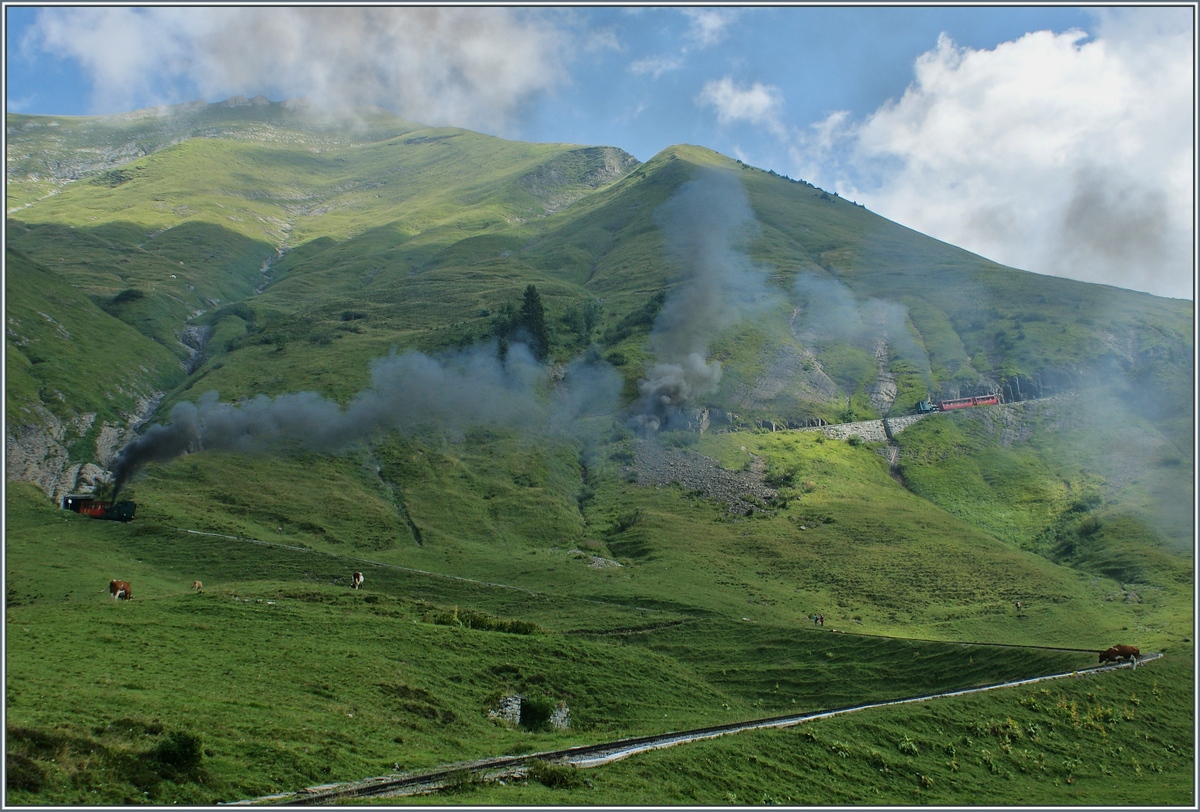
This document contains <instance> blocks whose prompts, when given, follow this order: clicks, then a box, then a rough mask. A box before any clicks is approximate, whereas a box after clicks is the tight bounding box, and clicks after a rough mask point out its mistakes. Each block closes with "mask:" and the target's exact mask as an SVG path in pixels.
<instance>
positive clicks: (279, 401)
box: [111, 344, 620, 499]
mask: <svg viewBox="0 0 1200 812" xmlns="http://www.w3.org/2000/svg"><path fill="white" fill-rule="evenodd" d="M550 385H551V381H550V372H549V369H548V368H547V367H545V366H543V365H540V364H538V363H537V362H536V361H535V360H534V358H533V355H532V354H531V353H530V351H529V349H528V348H527V347H526V346H525V345H523V344H514V345H513V346H512V347H510V349H509V351H508V355H507V359H506V361H505V362H504V363H503V364H502V363H501V362H500V361H499V360H497V358H496V353H495V348H494V347H492V346H487V347H483V346H481V347H475V348H473V349H471V350H467V351H464V352H462V353H460V354H458V355H456V356H451V357H447V358H445V359H440V360H439V359H436V358H432V357H430V356H428V355H425V354H424V353H420V352H415V351H409V352H405V353H402V354H399V355H396V354H393V355H390V356H388V357H386V358H381V359H378V360H376V361H375V362H374V363H373V364H372V367H371V383H370V385H369V386H368V387H367V388H366V389H364V390H363V391H361V392H359V393H358V394H357V395H355V397H354V398H353V399H352V400H351V401H350V403H349V404H347V406H346V407H345V408H344V409H343V408H342V407H340V406H339V405H338V404H337V403H336V402H334V401H332V400H329V399H328V398H325V397H322V396H321V395H319V394H317V393H316V392H298V393H294V394H284V395H277V396H275V397H268V396H266V395H258V396H257V397H254V398H251V399H249V400H246V401H244V402H242V403H240V404H237V405H234V404H229V403H220V402H219V401H218V395H217V393H216V392H208V393H206V394H205V395H204V396H202V397H201V398H200V400H199V401H198V402H197V403H186V402H185V403H180V404H178V405H176V406H175V408H173V409H172V410H171V415H170V421H169V423H167V424H160V425H155V426H151V427H150V428H149V429H148V430H147V431H146V432H145V433H144V434H143V435H142V436H141V437H139V438H137V439H136V440H134V441H133V442H131V443H129V444H128V445H127V446H125V448H124V449H122V450H121V453H120V454H119V455H118V457H117V459H116V461H115V462H114V463H113V465H112V468H111V472H112V474H113V482H114V489H113V490H114V493H113V498H114V499H115V498H116V496H117V495H118V494H119V493H120V490H121V487H122V486H123V485H124V484H125V483H126V482H127V481H128V480H129V479H130V478H131V477H132V476H133V475H134V474H135V473H136V472H137V471H138V470H139V469H140V468H141V467H142V466H144V465H146V464H147V463H150V462H165V461H168V460H171V459H174V458H175V457H178V456H180V455H182V454H185V453H190V452H196V451H201V450H224V451H236V452H241V453H268V452H274V451H279V450H283V449H286V448H287V447H289V446H291V447H296V448H300V449H303V450H308V451H326V452H333V451H340V450H343V449H345V448H348V447H349V446H351V445H353V444H354V443H356V442H362V441H365V440H368V439H369V438H370V437H371V435H372V434H373V433H375V432H377V431H384V430H400V431H406V432H412V431H414V430H417V429H420V428H423V427H427V428H433V429H439V430H455V429H457V430H465V429H467V428H470V427H473V426H487V425H491V426H501V427H507V428H514V429H517V430H520V431H524V432H534V431H537V432H552V433H559V434H561V433H565V432H568V431H570V430H571V428H572V427H573V426H574V424H575V421H576V419H577V418H579V417H581V416H583V415H586V414H589V413H596V412H599V413H601V414H612V413H613V411H614V409H615V406H616V399H617V396H618V394H619V391H620V379H619V376H618V375H617V374H616V372H615V371H613V370H612V368H611V367H608V366H606V365H602V364H595V363H590V362H585V361H579V362H576V363H575V364H572V365H571V366H570V367H569V368H568V370H567V372H566V375H565V377H564V378H563V380H562V382H561V384H560V385H558V386H557V387H555V388H554V389H553V391H552V392H551V394H550V397H549V398H543V397H541V396H539V394H538V393H539V391H540V390H544V389H550V388H551V387H550Z"/></svg>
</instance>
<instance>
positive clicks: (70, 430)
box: [4, 393, 162, 502]
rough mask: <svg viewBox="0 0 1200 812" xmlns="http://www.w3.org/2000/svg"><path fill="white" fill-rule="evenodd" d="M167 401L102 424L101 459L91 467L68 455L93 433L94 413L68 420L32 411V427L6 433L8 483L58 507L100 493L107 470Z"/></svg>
mask: <svg viewBox="0 0 1200 812" xmlns="http://www.w3.org/2000/svg"><path fill="white" fill-rule="evenodd" d="M161 397H162V395H161V393H156V394H155V395H153V396H149V397H146V396H143V397H140V398H138V399H137V401H136V403H137V407H136V411H135V413H134V414H131V415H128V416H127V417H126V419H125V420H124V421H123V422H110V421H105V422H103V423H101V425H100V427H99V430H98V431H97V432H96V445H95V457H94V458H93V460H92V461H90V462H80V461H78V460H72V459H71V453H70V451H69V450H68V449H69V447H70V446H71V445H72V444H74V443H75V442H76V441H77V440H78V439H79V438H81V437H84V436H86V435H87V434H88V432H90V431H92V430H93V427H94V423H95V421H96V414H95V413H94V412H85V413H81V414H76V415H75V416H74V417H73V418H69V419H65V420H64V419H60V418H59V417H58V416H56V415H55V414H53V413H52V412H50V411H49V410H48V409H46V408H45V407H42V406H40V405H35V406H33V407H30V408H31V413H30V419H29V420H28V422H25V423H22V424H20V425H13V424H12V423H9V424H8V425H7V427H6V430H5V436H4V451H5V466H4V475H5V478H6V479H7V480H9V481H12V482H31V483H33V484H34V485H37V486H38V487H39V488H41V489H42V491H43V492H44V493H45V494H46V496H48V497H50V498H51V499H53V500H54V501H56V502H57V501H59V500H61V499H62V497H63V496H66V495H67V494H69V493H75V492H77V491H92V490H94V489H95V488H96V486H97V485H99V484H101V483H103V482H104V481H105V479H106V469H107V466H108V465H109V464H110V463H111V462H112V460H113V458H114V457H116V455H117V452H118V451H119V450H120V449H121V447H122V446H124V444H125V443H127V442H128V441H129V440H131V439H132V438H133V435H134V429H135V428H136V427H137V426H138V425H139V424H141V422H142V421H143V420H145V419H146V418H147V417H149V416H150V414H151V413H152V412H153V411H154V409H155V407H156V406H157V405H158V401H159V399H160V398H161Z"/></svg>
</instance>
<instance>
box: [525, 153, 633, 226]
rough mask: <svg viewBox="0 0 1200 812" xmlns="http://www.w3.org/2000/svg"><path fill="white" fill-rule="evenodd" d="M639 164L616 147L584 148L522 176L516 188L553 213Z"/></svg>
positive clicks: (616, 178) (546, 210) (563, 155)
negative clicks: (535, 199)
mask: <svg viewBox="0 0 1200 812" xmlns="http://www.w3.org/2000/svg"><path fill="white" fill-rule="evenodd" d="M637 165H638V160H637V158H634V157H633V156H632V155H630V154H629V153H628V152H625V151H624V150H620V149H617V148H616V147H583V148H580V149H574V150H571V151H570V152H566V153H563V154H562V155H559V156H557V157H555V158H552V159H551V160H549V161H547V162H546V163H544V164H542V165H541V166H539V167H538V168H537V169H534V170H533V171H532V172H528V173H526V174H525V175H523V176H522V177H521V178H520V180H518V181H517V185H518V186H519V187H520V188H522V189H524V190H525V191H527V192H529V193H530V194H531V195H533V196H534V197H535V198H537V199H538V200H539V201H541V203H542V206H543V210H544V213H545V214H553V213H554V212H556V211H558V210H559V209H562V208H565V207H566V206H569V205H571V204H572V203H574V202H575V201H576V200H579V199H580V198H581V197H583V196H584V195H586V194H587V193H588V192H591V191H594V190H596V189H599V188H601V187H603V186H607V185H608V184H610V183H613V182H614V181H617V180H619V179H621V178H622V177H624V176H625V175H627V174H628V173H629V172H631V171H632V170H633V169H634V168H635V167H636V166H637Z"/></svg>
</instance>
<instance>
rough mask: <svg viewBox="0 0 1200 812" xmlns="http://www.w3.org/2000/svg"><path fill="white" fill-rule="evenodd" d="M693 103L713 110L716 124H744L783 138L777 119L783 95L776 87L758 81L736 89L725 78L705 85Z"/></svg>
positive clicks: (731, 81)
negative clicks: (715, 114)
mask: <svg viewBox="0 0 1200 812" xmlns="http://www.w3.org/2000/svg"><path fill="white" fill-rule="evenodd" d="M696 103H697V104H699V105H701V106H702V107H714V108H716V111H717V121H718V122H719V123H720V124H722V125H728V124H734V123H736V122H742V121H744V122H747V123H749V124H755V125H758V126H760V127H765V128H767V129H768V130H770V131H772V132H774V133H775V134H777V135H779V136H780V137H783V134H784V130H783V125H782V123H781V122H780V120H779V112H780V110H781V109H782V107H783V96H782V94H781V93H780V92H779V88H777V87H774V86H771V85H764V84H763V83H762V82H754V83H753V84H751V85H748V86H738V85H736V84H734V81H733V79H731V78H729V77H728V76H726V77H724V78H721V79H713V80H711V81H708V82H705V83H704V87H703V88H701V89H700V94H699V95H698V96H697V97H696Z"/></svg>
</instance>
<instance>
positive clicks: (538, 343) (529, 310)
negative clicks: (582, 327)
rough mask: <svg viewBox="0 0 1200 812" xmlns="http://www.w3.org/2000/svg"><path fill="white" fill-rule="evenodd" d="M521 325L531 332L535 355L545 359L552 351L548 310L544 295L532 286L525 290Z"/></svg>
mask: <svg viewBox="0 0 1200 812" xmlns="http://www.w3.org/2000/svg"><path fill="white" fill-rule="evenodd" d="M520 324H521V325H522V326H523V327H524V328H525V329H526V330H528V331H529V336H530V338H531V339H532V340H533V351H534V354H535V355H536V356H537V357H538V358H545V357H546V354H547V353H548V352H549V350H550V328H549V327H547V326H546V308H545V307H543V306H542V295H541V294H540V293H538V289H537V288H536V287H534V286H533V285H532V284H531V285H530V286H529V287H527V288H525V300H524V301H523V302H522V303H521V319H520Z"/></svg>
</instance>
